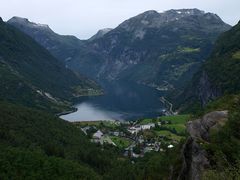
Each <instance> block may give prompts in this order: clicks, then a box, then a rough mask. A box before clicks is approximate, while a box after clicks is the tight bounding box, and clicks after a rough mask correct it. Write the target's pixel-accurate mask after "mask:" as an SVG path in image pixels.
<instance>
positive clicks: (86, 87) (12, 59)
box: [0, 20, 99, 112]
mask: <svg viewBox="0 0 240 180" xmlns="http://www.w3.org/2000/svg"><path fill="white" fill-rule="evenodd" d="M0 69H1V71H0V86H1V88H0V99H2V100H8V101H11V102H14V103H21V104H24V105H27V106H31V107H32V106H34V107H38V108H41V109H47V110H49V111H54V112H59V111H62V110H63V109H64V108H66V105H68V103H67V102H69V100H70V99H72V98H74V97H77V96H81V95H88V94H89V93H92V92H95V90H96V89H97V90H98V89H99V88H98V86H97V85H96V84H95V83H94V82H93V81H90V80H88V79H86V78H84V77H82V76H80V75H78V74H75V73H73V72H72V71H71V70H69V69H67V68H65V65H64V64H63V63H61V62H59V60H57V59H56V58H54V57H53V56H52V55H51V54H50V53H49V52H48V51H47V50H46V49H45V48H43V47H42V46H40V45H39V44H38V43H36V42H35V41H34V40H33V39H32V38H30V37H29V36H28V35H26V34H24V33H22V32H20V31H19V30H17V29H16V28H14V27H13V26H11V25H9V24H6V23H4V22H3V21H2V20H1V21H0ZM59 108H60V109H59Z"/></svg>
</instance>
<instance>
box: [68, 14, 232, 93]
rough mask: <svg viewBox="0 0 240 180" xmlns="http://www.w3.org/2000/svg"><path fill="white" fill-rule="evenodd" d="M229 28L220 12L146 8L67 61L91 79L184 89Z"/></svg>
mask: <svg viewBox="0 0 240 180" xmlns="http://www.w3.org/2000/svg"><path fill="white" fill-rule="evenodd" d="M229 28H230V26H229V25H227V24H225V23H224V22H223V21H222V20H221V19H220V18H219V17H218V16H217V15H215V14H211V13H204V12H202V11H200V10H197V9H181V10H169V11H166V12H163V13H158V12H156V11H147V12H144V13H142V14H140V15H138V16H135V17H133V18H130V19H128V20H126V21H125V22H123V23H121V24H120V25H119V26H118V27H117V28H115V29H113V30H112V31H110V32H108V33H107V34H105V35H104V36H103V37H102V38H99V39H96V40H94V41H90V42H88V43H86V46H87V48H85V49H84V48H82V49H81V51H79V54H78V55H76V56H75V57H73V58H72V60H71V61H69V62H68V65H69V67H71V68H73V69H76V70H79V71H81V72H83V73H85V74H87V75H88V76H90V77H93V75H94V77H93V78H100V79H105V80H106V79H107V80H110V81H111V80H119V79H120V80H128V81H134V82H138V83H141V84H146V85H149V86H153V87H159V88H160V89H168V90H171V89H174V88H182V87H184V86H185V85H186V84H187V83H188V81H190V80H191V77H192V75H193V74H194V73H195V72H196V71H197V70H198V68H199V67H200V66H201V64H202V63H203V62H204V61H205V59H206V58H207V57H208V56H209V54H210V52H211V48H212V45H213V43H214V42H215V40H216V38H217V37H218V35H219V34H221V33H222V32H224V31H226V30H228V29H229ZM83 67H85V68H86V67H91V68H86V69H90V70H89V71H86V70H84V68H83Z"/></svg>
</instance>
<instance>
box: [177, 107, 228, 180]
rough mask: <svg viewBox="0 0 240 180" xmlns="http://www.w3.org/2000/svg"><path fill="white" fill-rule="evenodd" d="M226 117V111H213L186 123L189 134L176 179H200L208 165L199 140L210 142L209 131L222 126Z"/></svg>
mask: <svg viewBox="0 0 240 180" xmlns="http://www.w3.org/2000/svg"><path fill="white" fill-rule="evenodd" d="M227 117H228V112H227V111H214V112H211V113H208V114H206V115H205V116H203V118H201V119H197V120H194V121H189V122H188V123H187V131H188V133H189V134H190V136H189V137H188V139H187V141H186V143H185V145H184V147H183V151H182V156H183V167H182V171H181V173H180V176H179V178H178V179H192V180H200V179H201V173H202V171H203V170H204V169H205V168H206V167H208V166H209V161H208V158H207V152H206V151H205V150H204V149H203V148H202V147H201V142H210V138H209V136H210V131H211V130H212V129H218V128H219V127H221V126H223V125H224V124H225V122H226V121H227Z"/></svg>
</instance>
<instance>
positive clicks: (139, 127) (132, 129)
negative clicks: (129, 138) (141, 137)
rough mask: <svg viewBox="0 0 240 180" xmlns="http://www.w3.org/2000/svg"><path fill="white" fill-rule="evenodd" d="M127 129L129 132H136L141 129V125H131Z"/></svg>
mask: <svg viewBox="0 0 240 180" xmlns="http://www.w3.org/2000/svg"><path fill="white" fill-rule="evenodd" d="M128 131H129V132H130V133H131V134H137V133H138V132H139V131H141V126H133V127H130V128H129V129H128Z"/></svg>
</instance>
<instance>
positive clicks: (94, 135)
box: [93, 130, 103, 140]
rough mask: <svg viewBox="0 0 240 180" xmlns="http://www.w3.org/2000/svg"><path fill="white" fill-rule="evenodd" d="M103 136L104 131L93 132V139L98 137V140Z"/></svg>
mask: <svg viewBox="0 0 240 180" xmlns="http://www.w3.org/2000/svg"><path fill="white" fill-rule="evenodd" d="M102 136H103V133H102V131H100V130H98V131H97V132H95V133H94V134H93V139H98V140H100V139H101V138H102Z"/></svg>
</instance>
